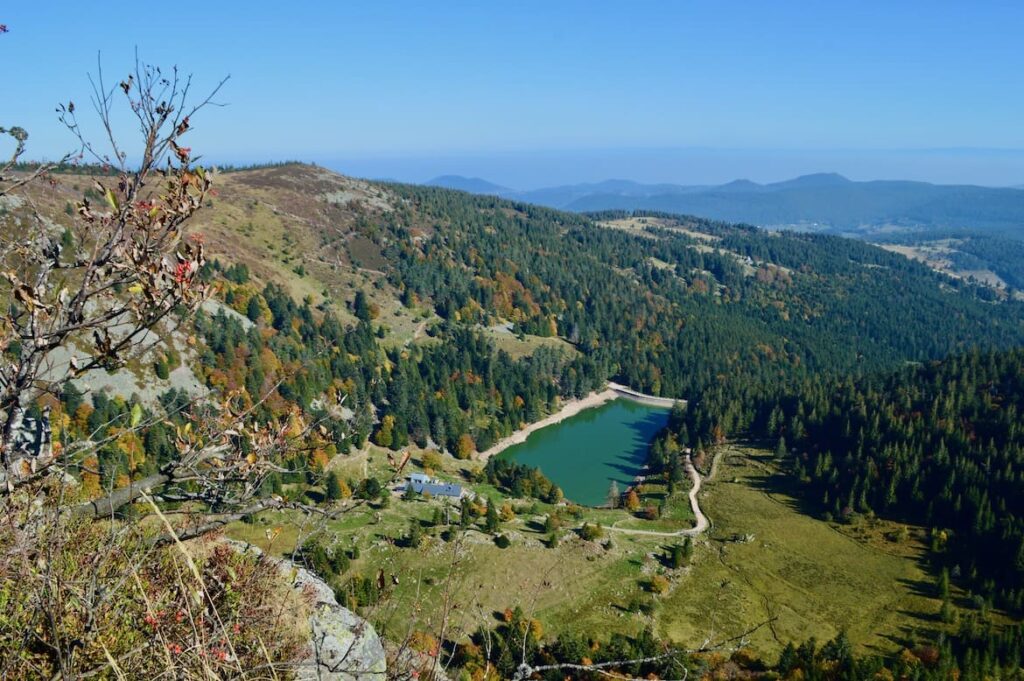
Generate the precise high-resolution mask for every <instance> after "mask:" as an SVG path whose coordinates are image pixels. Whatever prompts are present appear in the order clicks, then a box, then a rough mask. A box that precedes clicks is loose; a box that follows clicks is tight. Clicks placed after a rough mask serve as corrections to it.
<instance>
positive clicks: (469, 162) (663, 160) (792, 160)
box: [309, 148, 1024, 191]
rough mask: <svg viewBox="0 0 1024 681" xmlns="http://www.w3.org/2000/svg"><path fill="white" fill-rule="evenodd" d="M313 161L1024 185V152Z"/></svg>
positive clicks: (675, 177)
mask: <svg viewBox="0 0 1024 681" xmlns="http://www.w3.org/2000/svg"><path fill="white" fill-rule="evenodd" d="M309 160H311V161H313V162H316V163H318V164H320V165H323V166H325V167H328V168H331V169H332V170H336V171H338V172H341V173H343V174H346V175H352V176H356V177H366V178H371V179H386V180H396V181H400V182H409V183H418V184H422V183H425V182H429V181H430V180H432V179H434V178H436V177H439V176H443V175H459V176H462V177H468V178H479V179H483V180H486V181H488V182H493V183H494V184H497V185H501V186H503V187H506V188H508V189H513V190H520V191H530V190H534V189H541V188H546V187H553V186H559V185H573V184H583V183H593V182H602V181H605V180H611V179H615V180H630V181H634V182H638V183H641V184H676V185H718V184H725V183H727V182H732V181H734V180H750V181H752V182H757V183H759V184H768V183H772V182H781V181H784V180H789V179H792V178H794V177H799V176H801V175H811V174H815V173H838V174H840V175H843V176H844V177H846V178H848V179H850V180H855V181H871V180H911V181H918V182H930V183H933V184H950V185H958V184H966V185H979V186H985V187H1019V186H1020V185H1024V149H894V150H807V149H802V150H796V149H708V148H685V149H577V150H532V151H531V150H524V151H520V152H503V153H501V152H495V153H491V154H486V153H478V154H451V155H444V154H438V155H404V156H403V155H379V156H369V157H350V158H315V157H311V158H310V159H309Z"/></svg>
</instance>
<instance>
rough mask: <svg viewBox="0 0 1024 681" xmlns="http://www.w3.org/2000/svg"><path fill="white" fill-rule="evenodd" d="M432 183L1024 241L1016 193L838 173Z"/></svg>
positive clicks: (723, 216)
mask: <svg viewBox="0 0 1024 681" xmlns="http://www.w3.org/2000/svg"><path fill="white" fill-rule="evenodd" d="M428 184H432V185H438V186H445V187H449V188H454V189H462V190H463V191H469V192H472V193H478V194H495V195H498V196H501V197H503V198H508V199H514V200H517V201H523V202H526V203H535V204H539V205H542V206H548V207H551V208H558V209H561V210H570V211H576V212H593V211H603V210H652V211H661V212H666V213H683V214H689V215H696V216H700V217H705V218H712V219H716V220H725V221H728V222H744V223H749V224H755V225H760V226H766V227H790V228H798V229H811V230H820V231H832V232H842V233H853V234H862V235H866V234H872V233H875V232H878V231H882V230H897V231H899V230H907V231H913V230H921V229H936V228H945V229H949V228H954V229H971V230H984V231H992V232H998V233H1003V234H1006V235H1008V236H1015V237H1017V238H1021V237H1024V192H1022V191H1021V190H1020V189H1017V188H993V187H979V186H974V185H936V184H930V183H927V182H915V181H909V180H874V181H868V182H859V181H854V180H850V179H848V178H846V177H843V176H842V175H839V174H837V173H815V174H811V175H803V176H800V177H796V178H793V179H791V180H785V181H782V182H774V183H769V184H759V183H757V182H752V181H750V180H744V179H739V180H734V181H732V182H729V183H726V184H723V185H716V186H699V185H698V186H688V185H674V184H641V183H638V182H632V181H629V180H606V181H604V182H597V183H583V184H575V185H562V186H557V187H546V188H542V189H534V190H529V191H517V190H513V189H508V188H504V187H500V186H499V185H496V184H493V183H491V182H488V181H486V180H482V179H480V178H463V177H459V176H444V177H442V178H435V179H434V180H432V181H431V182H429V183H428Z"/></svg>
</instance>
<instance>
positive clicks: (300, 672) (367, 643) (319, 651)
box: [231, 542, 387, 681]
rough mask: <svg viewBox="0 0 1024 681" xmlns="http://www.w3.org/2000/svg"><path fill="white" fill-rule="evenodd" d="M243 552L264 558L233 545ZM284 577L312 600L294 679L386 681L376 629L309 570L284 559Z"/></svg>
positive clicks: (281, 563)
mask: <svg viewBox="0 0 1024 681" xmlns="http://www.w3.org/2000/svg"><path fill="white" fill-rule="evenodd" d="M231 543H232V544H233V545H234V546H235V547H237V548H238V549H239V550H241V551H246V552H253V553H257V554H259V555H262V551H261V550H260V549H259V548H258V547H256V546H253V545H251V544H245V543H242V542H231ZM273 560H275V561H277V562H278V564H279V566H280V569H281V573H282V574H283V575H285V576H287V578H288V579H290V580H291V581H292V585H293V586H294V587H295V588H296V589H300V590H301V591H303V592H304V593H306V594H308V595H309V596H310V597H311V598H312V600H313V614H312V615H311V616H310V618H309V630H310V635H309V643H308V644H307V646H306V648H305V650H304V651H303V653H302V656H301V657H300V658H299V659H297V660H296V661H295V666H294V671H295V676H296V678H298V679H302V680H303V681H314V680H315V681H384V679H385V677H386V675H387V660H386V657H385V654H384V645H383V644H382V643H381V640H380V637H379V636H378V635H377V632H376V631H375V630H374V628H373V625H371V624H370V623H369V622H367V621H366V620H364V619H363V618H361V617H359V616H357V615H356V614H355V613H353V612H352V611H351V610H349V609H347V608H344V607H342V606H341V605H339V604H338V601H337V599H336V598H335V597H334V590H333V589H332V588H331V587H330V586H328V585H327V583H326V582H324V580H322V579H320V578H319V577H317V576H316V575H315V574H314V573H312V572H310V571H309V570H307V569H305V568H303V567H300V566H298V565H296V564H295V563H293V562H291V561H289V560H284V559H277V558H275V559H273Z"/></svg>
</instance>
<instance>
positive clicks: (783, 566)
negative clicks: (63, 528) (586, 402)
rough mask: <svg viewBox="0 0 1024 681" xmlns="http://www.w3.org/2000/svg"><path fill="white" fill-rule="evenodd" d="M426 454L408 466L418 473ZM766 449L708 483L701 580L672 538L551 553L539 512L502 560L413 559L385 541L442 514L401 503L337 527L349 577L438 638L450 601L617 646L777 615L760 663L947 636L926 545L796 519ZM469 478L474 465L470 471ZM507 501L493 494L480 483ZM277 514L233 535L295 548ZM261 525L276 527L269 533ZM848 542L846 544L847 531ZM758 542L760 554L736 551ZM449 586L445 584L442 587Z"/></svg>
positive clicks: (466, 618)
mask: <svg viewBox="0 0 1024 681" xmlns="http://www.w3.org/2000/svg"><path fill="white" fill-rule="evenodd" d="M416 460H417V459H416V457H415V456H414V458H413V465H415V462H416ZM768 463H769V458H768V456H767V454H765V453H763V452H752V451H751V450H736V453H735V454H733V455H730V456H727V457H726V458H725V459H724V461H723V462H722V464H721V465H720V467H719V471H718V474H717V478H716V479H715V480H713V481H710V482H708V483H707V486H706V490H707V492H706V493H705V494H704V495H703V501H702V503H703V504H704V506H705V508H706V510H707V512H708V515H709V516H710V517H711V518H712V520H713V522H714V529H713V530H712V532H711V534H710V535H706V536H705V537H702V538H700V539H698V540H697V542H696V546H695V552H694V558H693V562H692V565H691V567H689V568H688V569H684V570H680V571H671V570H666V569H665V566H664V563H663V560H662V557H663V556H664V554H665V552H666V550H667V548H668V547H669V545H670V544H671V543H673V542H672V540H666V539H664V538H658V537H641V536H632V535H625V534H621V533H611V534H610V535H606V536H610V537H611V539H612V545H611V548H610V549H606V548H604V547H602V546H601V545H600V543H591V542H584V541H582V540H580V539H578V538H577V537H576V536H575V535H574V534H573V533H572V532H571V531H570V530H569V528H568V527H566V529H564V530H563V540H562V542H561V543H560V545H559V546H558V547H557V548H554V549H551V548H547V547H546V546H545V545H544V544H543V543H542V540H544V539H545V537H546V535H545V534H544V533H543V515H542V514H543V513H545V512H547V510H548V507H546V506H545V505H543V504H541V505H539V508H538V511H539V512H540V513H539V514H538V515H531V514H529V513H528V512H527V504H525V503H522V502H516V503H518V504H519V506H520V509H519V510H520V511H521V512H520V514H519V516H518V517H517V519H516V520H515V521H512V522H511V523H506V524H505V525H504V526H503V528H502V531H503V532H505V533H506V534H508V535H509V536H511V537H512V540H513V544H512V546H511V547H509V548H507V549H504V550H502V549H499V548H497V547H496V546H495V545H494V544H493V542H492V541H491V540H490V538H489V537H488V536H486V535H484V534H483V533H481V532H479V531H475V530H474V531H470V532H469V533H468V534H467V535H466V537H465V538H464V539H463V540H462V541H461V542H459V543H458V544H456V543H454V542H453V543H445V542H443V541H442V540H441V539H440V538H437V537H434V538H429V539H427V540H426V541H425V542H424V544H423V545H422V546H421V547H420V548H418V549H410V548H403V547H401V546H393V545H391V544H390V543H388V542H386V541H385V538H398V537H401V536H403V535H404V534H405V532H406V529H407V527H408V517H409V516H410V515H411V516H415V517H418V518H420V519H422V520H427V519H428V518H429V517H430V515H431V513H432V512H433V504H436V503H438V502H436V501H424V500H418V501H415V502H411V503H409V502H405V501H402V500H400V499H398V498H395V499H394V500H393V501H392V503H391V505H390V506H389V508H387V509H383V510H375V509H366V510H360V511H356V512H353V513H352V514H349V515H346V516H345V517H344V518H343V519H342V520H340V521H337V522H334V523H332V524H331V525H330V530H331V531H333V532H335V533H337V536H338V537H339V538H340V542H341V545H342V546H348V545H350V542H355V543H356V544H357V545H358V546H359V547H360V549H361V553H362V555H361V558H360V560H359V561H357V562H356V564H355V565H354V567H353V570H354V571H359V572H362V573H363V574H371V575H372V574H375V573H376V572H377V571H378V570H381V569H382V570H384V571H385V572H386V573H387V574H389V575H390V574H394V575H397V576H398V577H399V584H398V585H397V586H394V587H392V589H393V590H392V593H391V596H390V598H389V599H388V602H387V603H386V604H385V605H383V606H380V607H379V608H377V609H376V610H374V612H373V613H372V617H373V618H374V619H375V620H376V621H377V622H378V623H379V624H381V625H383V626H385V627H386V628H387V629H390V630H394V629H395V628H396V627H397V628H401V627H404V626H409V623H410V622H414V623H416V626H419V627H424V628H425V627H426V626H427V625H428V623H433V624H434V625H436V623H437V621H438V620H439V618H440V613H441V611H442V609H443V603H444V593H445V590H446V588H450V589H451V591H452V593H453V594H454V599H453V602H455V603H457V604H458V608H457V609H456V610H455V615H454V618H453V619H454V622H455V624H456V625H457V626H458V627H460V628H462V629H463V630H466V631H469V630H472V629H474V628H475V627H476V626H478V625H481V624H488V623H489V622H490V621H491V618H492V617H493V616H494V613H495V612H497V611H501V610H504V609H505V608H507V607H514V606H516V605H519V606H521V607H522V608H523V610H524V611H525V612H527V613H532V614H533V616H535V617H537V618H538V619H540V620H541V622H542V623H543V624H544V627H545V630H546V631H548V632H558V631H566V630H575V631H580V632H584V633H589V634H600V635H607V633H609V632H612V631H622V632H637V631H639V630H640V629H642V628H643V627H645V626H652V625H653V626H655V627H656V628H657V629H658V631H659V633H661V634H663V635H665V636H667V637H670V638H672V639H674V640H677V641H679V642H681V643H683V644H689V645H693V644H699V643H700V642H701V641H703V640H704V638H705V637H706V636H707V635H708V634H709V633H712V632H714V633H715V634H716V635H719V636H729V635H735V634H738V633H740V632H742V631H744V630H746V629H748V628H750V627H752V626H754V625H756V624H758V623H760V622H762V621H764V620H765V619H767V618H768V617H771V616H774V617H777V618H778V619H777V620H776V621H775V622H774V623H773V626H772V627H765V628H763V629H761V630H759V631H758V632H756V633H755V634H754V635H753V636H752V641H751V643H752V647H753V648H754V649H756V650H757V651H758V652H761V653H767V654H769V655H772V654H774V653H775V652H776V651H777V650H778V648H779V646H780V643H783V644H784V643H785V642H788V641H797V642H798V641H802V640H804V639H806V638H807V637H809V636H816V637H818V638H819V640H825V639H828V638H831V637H832V636H834V635H835V634H836V633H837V632H838V631H839V630H840V628H841V627H845V628H846V629H847V631H848V633H849V635H850V637H851V639H852V640H853V641H854V642H855V643H856V644H858V645H859V646H861V647H862V648H863V649H865V650H868V651H874V652H893V651H895V650H898V649H899V647H901V645H903V644H904V643H905V642H906V641H907V640H908V639H911V638H912V637H913V636H914V634H915V632H917V633H924V632H925V631H926V630H928V629H932V628H935V627H938V626H940V625H939V624H938V621H937V620H936V619H935V617H934V615H935V613H937V612H938V610H939V605H940V604H939V602H938V600H936V599H934V598H932V597H931V595H930V585H931V584H932V583H933V578H931V577H930V576H929V575H928V574H927V572H926V571H925V569H924V567H923V566H922V565H921V563H920V557H921V551H922V548H921V545H920V543H919V542H917V541H916V540H911V541H909V542H907V543H906V544H896V543H894V542H890V541H888V540H886V539H885V538H884V536H883V535H884V534H885V533H886V532H889V531H891V530H893V529H895V528H896V526H895V525H892V524H882V523H879V524H877V525H874V526H871V527H867V526H865V527H863V528H861V529H860V530H858V532H860V533H861V535H862V536H853V534H852V532H853V530H851V529H850V528H836V527H834V526H832V525H829V524H827V523H824V522H822V521H819V520H816V519H814V518H812V517H810V516H808V515H806V514H804V513H802V512H801V511H800V510H799V509H798V508H797V507H796V506H795V502H794V501H793V499H792V498H791V497H789V496H787V495H785V494H781V493H779V492H777V491H769V488H768V487H766V485H767V483H768V480H769V478H770V475H771V469H770V468H769V467H768ZM466 465H467V464H462V463H453V464H452V465H451V466H450V468H449V469H448V470H447V471H446V475H447V476H448V477H452V478H456V477H457V475H458V470H459V469H460V468H462V467H465V466H466ZM468 465H470V466H472V465H473V464H468ZM362 466H363V463H362V458H360V457H359V456H356V457H355V458H354V459H353V460H352V461H346V462H345V465H344V466H343V467H342V468H341V469H339V471H340V472H341V473H342V474H343V475H356V474H357V473H360V472H361V469H362ZM367 467H368V470H369V472H370V473H371V474H377V475H379V476H380V475H382V474H383V473H384V471H385V470H386V467H387V464H386V460H385V454H384V452H383V451H382V450H379V449H378V448H376V447H370V448H369V461H368V463H367ZM474 489H475V490H476V491H477V492H480V493H483V494H485V495H486V496H489V497H492V498H497V497H498V496H499V495H498V493H497V491H496V490H494V489H493V488H490V487H488V486H486V485H477V486H474ZM684 509H685V490H681V491H680V492H679V493H678V494H677V495H676V496H675V497H674V500H673V503H672V505H671V506H670V509H669V515H675V514H678V517H679V519H680V520H679V523H678V524H677V525H676V527H678V526H680V525H683V524H686V523H687V522H688V520H685V519H684V516H686V515H687V513H686V511H685V510H684ZM585 519H586V520H589V521H590V522H595V521H600V522H602V523H603V524H605V525H609V524H611V523H612V522H618V525H619V526H620V527H621V526H636V527H645V528H647V529H655V528H657V529H664V525H665V523H666V521H656V522H654V523H649V522H645V521H640V520H634V519H631V518H629V516H628V515H627V514H626V513H625V512H623V511H610V510H604V511H600V510H589V511H587V512H586V514H585ZM285 520H286V519H285V518H282V517H280V516H277V517H274V518H271V519H268V520H266V521H263V522H261V523H258V524H256V525H238V526H236V527H235V528H233V529H232V532H231V533H232V534H233V535H235V536H238V537H244V538H246V539H248V540H250V541H253V542H255V543H258V544H261V545H264V546H266V545H267V543H268V541H267V538H266V530H267V529H268V528H269V527H271V526H274V525H280V526H282V527H283V528H284V530H283V531H282V533H281V535H280V536H278V538H277V539H276V540H275V542H274V546H273V548H274V549H275V550H278V551H283V550H287V549H288V548H290V546H291V545H293V543H294V541H295V536H296V534H297V533H296V528H294V527H291V526H289V525H288V524H287V522H284V521H285ZM264 523H266V524H264ZM844 532H845V534H844ZM747 534H752V535H753V537H754V538H753V541H750V542H747V543H743V542H737V541H735V538H736V536H742V535H747ZM659 572H664V573H665V574H666V575H667V576H668V577H669V579H670V582H671V585H672V586H671V591H670V592H669V594H668V595H666V596H658V597H654V596H653V595H652V594H650V593H648V592H647V591H646V585H647V582H648V580H649V579H650V577H651V576H652V575H653V574H656V573H659ZM449 574H450V575H452V576H451V581H450V582H449V581H448V575H449ZM637 599H639V600H641V601H645V602H648V603H653V604H654V611H653V615H651V616H648V615H642V614H636V613H634V612H630V607H629V606H630V604H631V602H633V601H635V600H637Z"/></svg>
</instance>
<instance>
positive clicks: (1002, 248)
mask: <svg viewBox="0 0 1024 681" xmlns="http://www.w3.org/2000/svg"><path fill="white" fill-rule="evenodd" d="M1022 237H1024V231H1022V230H1019V229H1018V230H1016V233H1007V234H1005V235H997V234H989V233H985V232H980V231H977V230H973V231H972V230H927V231H921V230H915V231H911V232H904V233H898V234H880V235H875V236H872V237H871V239H872V241H874V242H876V243H884V244H906V245H923V246H929V247H937V248H938V249H941V250H940V252H939V253H938V256H939V257H942V258H944V259H948V260H949V261H950V263H951V264H952V266H953V267H954V268H955V269H957V270H963V271H972V270H986V269H987V270H991V271H992V272H994V273H995V274H996V275H997V276H998V277H999V278H1000V279H1002V280H1003V281H1004V282H1006V284H1007V286H1010V287H1012V288H1014V289H1017V290H1022V289H1024V240H1022Z"/></svg>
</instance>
